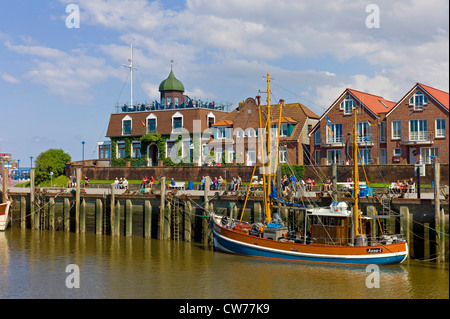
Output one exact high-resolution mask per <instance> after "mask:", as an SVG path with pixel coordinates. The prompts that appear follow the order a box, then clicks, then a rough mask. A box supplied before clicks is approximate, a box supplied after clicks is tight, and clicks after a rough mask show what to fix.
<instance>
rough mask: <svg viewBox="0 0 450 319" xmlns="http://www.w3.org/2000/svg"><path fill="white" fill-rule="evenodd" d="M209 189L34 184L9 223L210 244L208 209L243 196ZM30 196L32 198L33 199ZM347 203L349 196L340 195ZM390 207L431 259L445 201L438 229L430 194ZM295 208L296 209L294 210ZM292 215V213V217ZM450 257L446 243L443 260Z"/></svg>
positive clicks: (223, 208)
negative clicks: (94, 189)
mask: <svg viewBox="0 0 450 319" xmlns="http://www.w3.org/2000/svg"><path fill="white" fill-rule="evenodd" d="M211 194H214V193H213V192H211V193H210V195H209V198H207V200H206V201H205V197H204V196H200V195H197V196H186V195H178V194H176V193H174V192H171V191H164V193H163V196H161V194H160V193H159V192H156V193H155V194H143V195H137V194H130V193H124V194H114V190H113V189H111V193H104V194H96V195H93V194H87V193H85V192H83V190H80V191H79V193H78V194H77V193H76V192H75V191H71V192H70V191H69V192H64V193H61V192H60V193H56V192H55V193H51V192H50V191H45V190H42V189H36V192H35V193H34V194H33V197H31V194H23V193H10V194H9V196H10V197H11V198H12V199H13V203H14V204H13V209H12V216H11V227H21V228H27V229H33V230H36V231H39V230H51V231H66V232H75V233H93V234H97V235H111V236H139V237H145V238H154V239H165V240H182V241H188V242H190V241H193V242H200V243H204V244H207V245H212V234H211V229H210V223H209V218H208V212H212V211H214V212H216V213H219V214H222V215H227V216H230V217H233V218H239V217H240V214H241V211H242V208H243V205H244V201H245V196H243V194H242V193H240V194H238V196H236V195H234V196H233V195H220V194H219V193H215V195H212V196H211ZM32 200H33V202H32ZM311 200H313V201H315V202H317V204H318V205H328V204H329V203H330V202H331V198H329V197H328V198H297V199H295V201H296V202H298V203H304V202H307V201H311ZM345 200H346V201H347V202H348V203H349V205H352V200H351V199H349V198H346V199H345ZM261 207H262V198H261V197H259V196H252V197H249V200H248V202H247V206H246V209H245V212H244V220H250V221H252V222H255V221H260V220H262V219H263V216H262V214H263V213H262V209H261ZM360 207H361V211H362V212H363V215H371V214H383V213H384V209H385V208H386V203H380V202H378V201H376V200H374V199H372V198H363V199H361V200H360ZM389 207H390V209H392V210H393V211H395V212H397V214H398V217H397V218H395V219H392V220H391V221H390V222H387V224H385V225H384V227H385V229H391V230H394V231H396V232H397V233H400V232H401V233H402V234H403V235H404V236H405V237H406V238H407V240H408V243H409V248H410V258H413V259H419V260H428V261H432V260H436V259H437V256H438V253H437V251H438V248H437V243H438V241H439V237H442V236H445V235H444V234H447V235H446V236H445V240H444V243H445V246H446V247H448V245H449V242H448V233H449V226H448V225H449V202H448V200H441V201H440V214H441V219H442V221H443V227H441V228H440V229H441V232H437V231H436V225H435V208H434V200H432V199H406V198H405V199H404V198H393V199H392V200H391V201H390V202H389ZM278 210H279V213H280V216H281V217H282V219H284V220H285V221H286V222H290V221H291V220H292V218H295V219H298V218H301V216H298V215H297V216H296V215H295V214H296V211H294V210H290V209H289V208H287V207H282V208H278ZM297 212H298V211H297ZM293 216H294V217H293ZM448 260H449V256H448V249H445V261H448Z"/></svg>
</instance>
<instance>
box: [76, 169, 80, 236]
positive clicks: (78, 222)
mask: <svg viewBox="0 0 450 319" xmlns="http://www.w3.org/2000/svg"><path fill="white" fill-rule="evenodd" d="M75 176H76V179H77V183H76V188H75V190H76V193H75V232H76V233H79V232H80V184H81V169H80V168H77V169H76V174H75Z"/></svg>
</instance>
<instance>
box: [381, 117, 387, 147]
mask: <svg viewBox="0 0 450 319" xmlns="http://www.w3.org/2000/svg"><path fill="white" fill-rule="evenodd" d="M379 130H380V143H386V142H387V135H386V122H385V121H383V122H381V123H380V126H379Z"/></svg>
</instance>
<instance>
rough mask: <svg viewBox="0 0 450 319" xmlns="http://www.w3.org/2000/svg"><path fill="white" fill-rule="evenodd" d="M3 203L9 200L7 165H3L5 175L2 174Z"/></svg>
mask: <svg viewBox="0 0 450 319" xmlns="http://www.w3.org/2000/svg"><path fill="white" fill-rule="evenodd" d="M2 177H3V178H2V186H3V191H2V203H6V202H7V200H8V169H7V168H6V166H5V165H3V173H2Z"/></svg>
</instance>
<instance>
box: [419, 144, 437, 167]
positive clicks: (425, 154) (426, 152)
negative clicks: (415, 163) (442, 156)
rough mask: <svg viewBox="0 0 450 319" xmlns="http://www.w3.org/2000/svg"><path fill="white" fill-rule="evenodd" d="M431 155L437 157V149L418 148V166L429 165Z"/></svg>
mask: <svg viewBox="0 0 450 319" xmlns="http://www.w3.org/2000/svg"><path fill="white" fill-rule="evenodd" d="M431 155H433V156H434V157H439V148H438V147H421V148H420V164H431V163H432V161H431V157H430V156H431Z"/></svg>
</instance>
